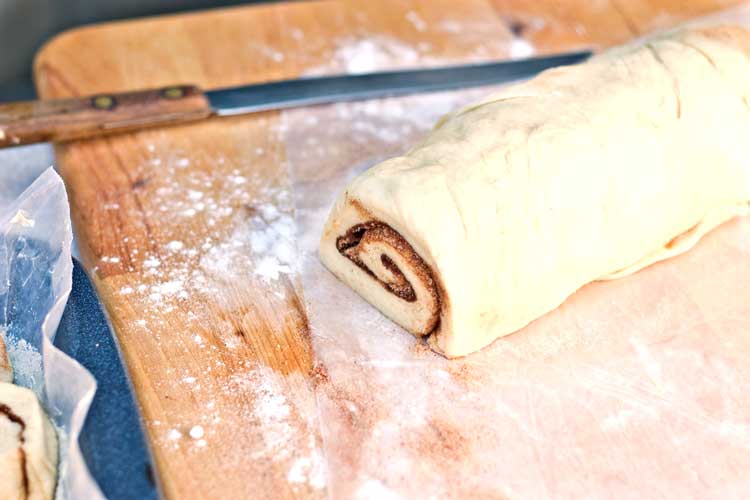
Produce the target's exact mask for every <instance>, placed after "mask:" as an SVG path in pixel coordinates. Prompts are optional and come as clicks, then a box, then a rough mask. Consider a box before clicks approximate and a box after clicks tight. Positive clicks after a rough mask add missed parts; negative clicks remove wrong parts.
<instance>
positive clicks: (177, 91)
mask: <svg viewBox="0 0 750 500" xmlns="http://www.w3.org/2000/svg"><path fill="white" fill-rule="evenodd" d="M211 113H212V110H211V106H210V105H209V103H208V100H207V99H206V96H205V95H203V92H202V91H201V90H200V89H198V88H197V87H192V86H189V85H178V86H172V87H165V88H162V89H154V90H138V91H134V92H121V93H117V94H99V95H96V96H90V97H81V98H70V99H58V100H52V101H25V102H13V103H7V104H0V147H5V146H11V145H13V146H14V145H18V144H31V143H35V142H51V141H54V142H62V141H69V140H72V139H88V138H92V137H98V136H102V135H111V134H116V133H122V132H128V131H131V130H137V129H142V128H148V127H156V126H164V125H171V124H176V123H186V122H191V121H196V120H200V119H203V118H207V117H208V116H210V115H211Z"/></svg>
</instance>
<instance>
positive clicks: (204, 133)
mask: <svg viewBox="0 0 750 500" xmlns="http://www.w3.org/2000/svg"><path fill="white" fill-rule="evenodd" d="M738 3H740V2H737V1H732V0H723V1H722V0H692V1H677V0H658V1H646V0H638V1H632V2H631V1H628V2H624V1H621V0H602V1H599V2H590V1H588V0H575V1H570V2H559V1H554V0H544V1H541V0H540V1H530V0H525V1H524V0H462V1H461V2H455V1H453V0H430V1H424V0H423V1H419V0H379V1H371V2H356V1H314V2H303V3H282V4H273V5H267V6H255V7H243V8H234V9H226V10H214V11H207V12H203V13H197V14H187V15H178V16H169V17H161V18H152V19H142V20H134V21H129V22H120V23H112V24H106V25H99V26H93V27H85V28H81V29H77V30H74V31H71V32H67V33H64V34H62V35H60V36H59V37H57V38H55V39H54V40H52V41H51V42H50V43H48V44H47V45H46V46H45V47H44V48H43V49H42V50H41V51H40V53H39V54H38V56H37V59H36V63H35V66H34V73H35V77H36V82H37V88H38V91H39V94H40V96H41V97H42V98H59V97H70V96H80V95H86V94H92V93H97V92H108V91H124V90H130V89H136V88H144V87H156V86H163V85H168V84H177V83H193V84H197V85H200V86H203V87H205V88H213V87H222V86H231V85H240V84H247V83H252V82H261V81H268V80H274V79H280V78H290V77H296V76H299V75H301V74H305V73H317V74H320V73H326V72H328V73H330V72H334V71H341V70H350V71H356V70H361V69H373V68H377V69H385V68H383V67H382V64H381V63H379V61H378V59H377V57H376V56H377V53H375V54H373V53H368V52H367V50H365V51H360V52H357V53H356V54H350V57H349V58H348V59H347V58H346V54H344V59H343V62H342V59H341V56H342V48H343V49H344V50H345V47H347V46H351V42H352V41H353V40H354V41H359V42H361V43H364V44H366V43H368V42H367V41H368V40H373V39H375V40H384V39H388V40H394V41H396V42H397V44H398V47H401V48H403V47H407V48H411V49H410V50H407V51H405V52H404V54H405V57H403V58H402V62H403V64H400V65H401V66H419V65H424V64H430V63H432V64H434V63H435V61H453V62H457V61H477V60H482V59H491V58H507V57H508V56H510V55H516V56H518V55H523V52H524V51H525V50H527V47H528V44H527V42H528V43H530V44H531V45H532V46H533V47H534V49H535V51H536V52H553V51H559V50H566V49H570V48H573V47H580V46H582V45H594V46H598V47H602V46H608V45H611V44H615V43H619V42H622V41H624V40H627V39H629V38H631V37H634V36H637V35H640V34H643V33H645V32H648V31H650V30H652V29H656V28H658V27H661V26H664V25H669V24H674V23H675V22H677V21H679V20H680V19H685V18H690V17H694V16H697V15H701V14H704V13H707V12H710V11H712V10H716V9H719V8H722V7H726V6H730V5H732V4H738ZM347 44H349V45H347ZM284 127H285V124H284V123H283V122H281V121H280V115H279V114H278V113H275V112H271V113H264V114H259V115H254V116H245V117H237V118H229V119H215V120H211V121H208V122H205V123H199V124H194V125H189V126H180V127H173V128H169V129H163V130H150V131H144V132H140V133H134V134H127V135H121V136H117V137H111V138H107V139H101V140H94V141H86V142H77V143H70V144H66V145H58V146H57V148H56V153H57V163H58V168H59V170H60V172H61V174H62V175H63V177H64V179H65V181H66V185H67V187H68V193H69V196H70V202H71V209H72V212H73V220H74V224H75V230H76V234H77V238H78V244H79V246H80V251H81V254H82V256H83V260H84V263H85V265H86V267H87V269H88V270H89V271H90V272H91V273H92V275H93V277H94V278H95V283H96V287H97V290H98V292H99V294H100V296H101V297H102V300H103V301H104V303H105V305H106V307H107V310H108V313H109V316H110V319H111V321H112V324H113V326H114V328H115V331H116V333H117V336H118V339H119V342H120V346H121V350H122V354H123V357H124V359H125V361H126V364H127V366H128V368H129V370H130V375H131V377H132V381H133V385H134V387H135V391H136V394H137V397H138V400H139V403H140V405H141V409H142V413H143V418H144V421H145V423H146V427H147V430H148V436H149V438H150V443H151V447H152V450H153V453H154V457H155V462H156V464H157V467H158V478H159V483H160V487H161V488H162V491H163V493H164V494H165V496H166V497H168V498H271V497H273V498H288V497H289V498H291V497H295V498H296V497H313V498H323V497H325V496H326V490H325V481H324V474H323V471H322V464H323V462H324V459H323V458H322V451H321V449H322V445H321V436H320V432H319V430H318V423H317V411H316V400H315V381H316V376H315V375H316V373H317V372H316V365H315V360H314V355H313V353H312V350H311V347H310V343H309V336H308V332H307V324H306V318H305V312H304V310H303V307H302V303H303V302H302V299H301V292H302V291H301V290H300V289H299V286H298V285H297V280H296V279H295V275H294V272H293V266H294V238H293V220H292V213H291V205H292V203H291V193H290V191H289V177H288V172H287V164H286V157H287V151H286V150H285V147H286V146H285V145H284V144H283V143H282V140H281V137H282V135H283V134H282V132H283V128H284ZM300 147H304V146H302V145H300ZM99 382H100V383H106V381H99Z"/></svg>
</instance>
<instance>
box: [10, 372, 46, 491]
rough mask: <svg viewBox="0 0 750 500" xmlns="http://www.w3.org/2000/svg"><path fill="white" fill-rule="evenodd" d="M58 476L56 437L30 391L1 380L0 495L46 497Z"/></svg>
mask: <svg viewBox="0 0 750 500" xmlns="http://www.w3.org/2000/svg"><path fill="white" fill-rule="evenodd" d="M56 478H57V437H56V435H55V429H54V428H53V427H52V424H51V423H50V421H49V419H48V418H47V415H45V413H44V410H43V409H42V407H41V406H40V405H39V401H38V400H37V398H36V395H35V394H34V392H33V391H31V390H29V389H26V388H24V387H19V386H17V385H13V384H6V383H0V498H2V499H7V500H14V499H19V500H48V499H51V498H53V496H54V493H55V484H56Z"/></svg>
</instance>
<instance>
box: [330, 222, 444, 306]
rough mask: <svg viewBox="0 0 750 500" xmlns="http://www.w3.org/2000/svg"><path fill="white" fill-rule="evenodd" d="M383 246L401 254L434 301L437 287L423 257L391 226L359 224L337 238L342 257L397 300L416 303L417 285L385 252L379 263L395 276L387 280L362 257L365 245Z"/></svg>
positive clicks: (379, 223)
mask: <svg viewBox="0 0 750 500" xmlns="http://www.w3.org/2000/svg"><path fill="white" fill-rule="evenodd" d="M375 242H379V243H383V244H385V245H387V246H388V247H390V248H392V249H393V250H394V252H396V253H398V254H399V256H400V257H401V258H403V259H404V260H405V261H406V262H408V263H409V265H410V268H411V270H412V271H413V272H414V274H416V275H417V277H418V279H419V280H420V281H421V282H422V285H423V286H424V287H425V288H426V289H427V290H429V293H430V294H431V295H433V296H434V297H435V298H437V297H438V294H437V288H436V286H435V282H434V280H433V278H432V273H431V272H430V269H429V268H428V267H427V265H426V264H425V263H424V261H423V260H422V258H421V257H420V256H419V255H417V253H416V252H415V251H414V249H413V248H412V246H411V245H410V244H409V243H408V242H407V241H406V240H405V239H404V238H403V237H402V236H401V235H400V234H398V233H397V232H396V231H394V230H393V229H391V227H390V226H388V225H387V224H384V223H382V222H378V221H369V222H365V223H362V224H356V225H354V226H352V227H351V228H349V230H347V231H346V233H344V234H343V235H342V236H339V237H338V238H336V248H337V249H338V251H339V253H341V255H343V256H345V257H346V258H348V259H349V260H351V261H352V262H353V263H354V264H356V265H357V267H359V268H360V269H362V270H363V271H365V272H366V273H367V274H368V275H370V276H372V277H373V278H374V279H375V280H377V281H378V282H379V283H380V284H381V285H382V286H383V288H385V289H386V290H388V291H389V292H390V293H392V294H394V295H396V296H397V297H399V298H401V299H403V300H405V301H407V302H416V301H417V293H416V291H415V290H414V286H413V285H412V284H411V283H410V282H409V280H408V279H407V277H406V275H405V274H404V273H403V271H401V269H400V268H399V267H398V265H397V264H396V262H394V261H393V259H392V258H391V257H389V256H388V255H386V254H385V253H381V254H380V262H381V264H382V265H383V267H384V268H385V269H387V270H388V271H389V272H390V273H391V275H392V277H391V279H389V280H388V281H384V280H382V279H381V278H380V277H378V276H377V275H376V274H375V272H373V270H372V269H370V268H369V267H368V266H367V264H365V263H364V262H363V260H362V259H361V257H360V253H361V252H363V251H364V252H366V251H367V249H366V246H367V245H366V243H375Z"/></svg>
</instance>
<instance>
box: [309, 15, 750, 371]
mask: <svg viewBox="0 0 750 500" xmlns="http://www.w3.org/2000/svg"><path fill="white" fill-rule="evenodd" d="M749 200H750V33H748V31H746V30H745V29H743V28H739V27H730V26H720V27H712V28H697V29H696V28H692V29H690V28H686V29H680V30H677V31H674V32H671V33H667V34H662V35H658V36H656V37H653V38H651V39H647V40H641V41H637V42H633V43H631V44H628V45H625V46H623V47H618V48H614V49H612V50H609V51H607V52H605V53H602V54H600V55H597V56H595V57H593V58H591V59H590V60H589V61H587V62H585V63H583V64H579V65H576V66H569V67H562V68H555V69H552V70H549V71H545V72H544V73H542V74H540V75H539V76H537V77H536V78H534V79H532V80H530V81H527V82H523V83H520V84H517V85H513V86H509V87H507V88H505V89H504V90H502V91H501V92H499V93H498V94H495V95H492V96H490V97H488V98H487V99H484V100H483V101H481V102H478V103H476V104H473V105H471V106H468V107H466V108H464V109H461V110H459V111H458V112H456V113H454V114H452V115H450V116H448V117H446V118H444V119H442V120H441V121H440V122H439V123H438V124H437V126H436V127H435V129H434V130H433V131H432V133H431V134H430V135H429V136H428V137H427V138H426V139H425V140H424V141H423V142H422V143H421V144H419V145H418V146H417V147H415V148H414V149H413V150H411V151H410V152H408V153H407V154H406V155H404V156H401V157H397V158H393V159H390V160H387V161H385V162H383V163H381V164H379V165H377V166H375V167H373V168H372V169H370V170H368V171H367V172H365V173H364V174H362V175H360V176H359V177H357V178H356V179H355V180H354V181H353V182H352V183H351V184H350V185H349V186H348V187H347V188H346V190H345V191H344V192H343V193H342V194H341V196H340V197H339V199H338V201H337V202H336V204H335V205H334V207H333V210H332V212H331V214H330V216H329V219H328V221H327V223H326V225H325V227H324V230H323V235H322V238H321V242H320V257H321V260H322V261H323V263H324V264H325V265H326V267H328V268H329V269H330V270H331V271H332V272H333V273H334V274H335V275H336V276H337V277H338V278H339V279H341V280H342V281H344V282H345V283H346V284H348V285H349V286H351V287H352V288H353V289H354V290H355V291H357V292H358V293H359V294H360V295H362V296H363V297H364V298H365V299H366V300H368V301H369V302H371V303H372V304H373V305H375V306H376V307H377V308H378V309H380V310H381V311H382V312H383V313H384V314H386V315H387V316H388V317H390V318H391V319H393V320H394V321H395V322H397V323H398V324H400V325H401V326H403V327H404V328H406V329H407V330H409V331H410V332H411V333H413V334H414V335H417V336H426V337H428V342H429V344H430V346H431V347H432V348H433V349H434V350H436V351H438V352H440V353H442V354H444V355H445V356H447V357H458V356H463V355H466V354H469V353H471V352H474V351H476V350H478V349H481V348H482V347H484V346H486V345H488V344H490V343H491V342H492V341H493V340H495V339H497V338H498V337H501V336H503V335H507V334H510V333H512V332H515V331H516V330H518V329H520V328H522V327H524V326H525V325H527V324H528V323H530V322H531V321H533V320H534V319H536V318H538V317H540V316H541V315H543V314H545V313H546V312H548V311H550V310H552V309H554V308H556V307H557V306H559V305H560V304H561V303H562V302H563V301H564V300H565V299H566V298H567V297H568V296H569V295H571V294H572V293H573V292H575V291H576V290H577V289H578V288H580V287H581V286H583V285H585V284H586V283H589V282H591V281H595V280H601V279H613V278H616V277H620V276H624V275H627V274H630V273H633V272H636V271H638V270H639V269H642V268H643V267H645V266H648V265H650V264H653V263H655V262H658V261H660V260H663V259H666V258H669V257H671V256H674V255H677V254H679V253H682V252H685V251H687V250H688V249H690V248H691V247H692V246H693V245H694V244H695V243H696V242H697V241H698V239H699V238H700V237H701V236H703V235H704V234H705V233H706V232H708V231H710V230H712V229H713V228H715V227H717V226H718V225H719V224H721V223H722V222H724V221H726V220H728V219H729V218H731V217H733V216H735V215H741V214H746V213H747V211H748V201H749ZM370 233H373V234H370ZM383 257H386V258H385V259H384V258H383Z"/></svg>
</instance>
